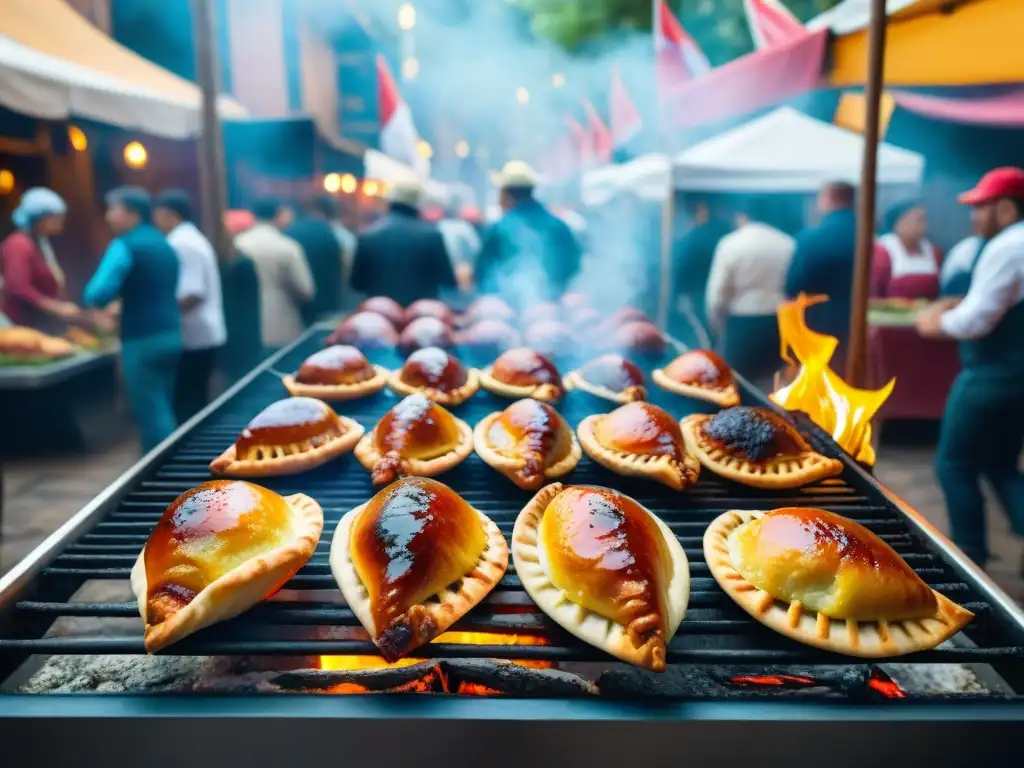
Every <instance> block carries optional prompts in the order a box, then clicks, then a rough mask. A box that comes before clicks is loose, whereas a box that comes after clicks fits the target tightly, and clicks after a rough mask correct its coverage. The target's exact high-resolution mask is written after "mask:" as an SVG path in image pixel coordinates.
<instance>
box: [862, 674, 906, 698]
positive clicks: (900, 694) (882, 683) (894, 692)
mask: <svg viewBox="0 0 1024 768" xmlns="http://www.w3.org/2000/svg"><path fill="white" fill-rule="evenodd" d="M868 688H871V689H872V690H874V691H877V692H878V693H880V694H882V695H883V696H885V697H886V698H889V699H905V698H907V694H906V692H905V691H904V690H903V689H902V688H900V687H899V685H897V684H896V683H894V682H893V681H892V680H886V679H883V678H880V677H876V676H875V675H872V676H871V679H870V680H868Z"/></svg>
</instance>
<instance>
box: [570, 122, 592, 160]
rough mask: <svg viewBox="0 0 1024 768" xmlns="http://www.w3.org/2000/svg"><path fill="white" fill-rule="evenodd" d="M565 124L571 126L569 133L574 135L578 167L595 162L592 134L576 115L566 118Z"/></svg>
mask: <svg viewBox="0 0 1024 768" xmlns="http://www.w3.org/2000/svg"><path fill="white" fill-rule="evenodd" d="M565 124H566V125H568V126H569V133H570V134H571V135H572V141H573V146H574V149H575V154H576V157H577V163H576V165H577V168H586V167H587V166H588V165H590V164H592V163H593V162H594V147H593V145H592V144H591V141H590V134H589V133H588V132H587V129H586V128H584V127H583V126H582V125H580V124H579V121H577V120H576V118H574V117H567V118H565Z"/></svg>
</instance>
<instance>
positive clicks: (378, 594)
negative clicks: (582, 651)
mask: <svg viewBox="0 0 1024 768" xmlns="http://www.w3.org/2000/svg"><path fill="white" fill-rule="evenodd" d="M507 568H508V547H507V545H506V543H505V539H504V537H503V536H502V535H501V531H499V530H498V526H496V525H495V524H494V523H493V522H492V521H491V520H490V519H489V518H488V517H487V516H486V515H484V513H483V512H480V511H479V510H476V509H474V508H473V507H471V506H469V505H468V504H467V503H466V502H465V501H464V500H463V499H462V497H461V496H459V495H458V494H457V493H455V491H453V490H452V489H451V488H449V487H448V486H446V485H444V484H442V483H439V482H437V481H436V480H430V479H428V478H420V477H409V478H403V479H401V480H398V481H397V482H395V483H392V484H391V485H389V486H388V487H387V488H385V489H383V490H382V491H380V492H379V493H378V494H377V495H376V496H374V497H373V498H372V499H371V500H370V501H369V502H367V503H366V504H363V505H362V506H360V507H356V508H355V509H353V510H352V511H350V512H348V513H347V514H346V515H345V516H344V517H342V519H341V523H340V524H339V525H338V530H337V531H336V532H335V534H334V540H333V541H332V542H331V571H332V572H333V573H334V578H335V580H337V582H338V586H339V587H340V588H341V593H342V594H343V595H344V596H345V601H346V602H347V603H348V605H349V608H351V609H352V611H353V613H355V615H356V617H357V618H358V619H359V621H360V623H362V625H363V626H364V627H365V628H366V631H367V632H369V633H370V637H371V639H372V640H373V642H374V643H375V644H376V645H377V647H378V648H379V649H380V652H381V654H382V655H383V656H384V658H386V659H387V660H388V661H395V660H397V659H399V658H401V657H402V656H405V655H407V654H408V653H410V652H411V651H413V650H415V649H416V648H418V647H419V646H421V645H423V644H424V643H429V642H430V641H431V640H433V639H434V638H435V637H437V636H438V635H440V634H441V633H442V632H444V631H445V630H446V629H448V627H450V626H451V625H452V624H454V623H455V622H456V621H458V620H459V619H460V618H462V617H463V616H464V615H465V614H466V613H467V612H468V611H469V610H470V609H471V608H473V607H474V606H475V605H477V604H478V603H479V602H480V601H481V600H483V598H484V597H485V596H486V595H487V593H488V592H490V591H491V590H492V589H493V588H494V587H495V586H496V585H497V584H498V582H499V581H501V578H502V576H504V574H505V570H506V569H507Z"/></svg>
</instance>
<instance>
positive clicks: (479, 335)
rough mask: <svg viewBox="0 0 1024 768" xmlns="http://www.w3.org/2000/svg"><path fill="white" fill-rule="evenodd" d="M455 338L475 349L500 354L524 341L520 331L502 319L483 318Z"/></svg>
mask: <svg viewBox="0 0 1024 768" xmlns="http://www.w3.org/2000/svg"><path fill="white" fill-rule="evenodd" d="M455 340H456V342H457V343H458V344H462V345H465V346H467V347H469V348H471V349H473V350H477V351H482V350H487V351H491V352H494V353H498V354H500V353H501V352H504V351H505V350H507V349H512V348H513V347H518V346H520V345H521V344H522V343H523V337H522V336H521V335H520V334H519V331H517V330H516V329H515V328H513V327H512V326H511V325H509V324H508V323H506V322H503V321H501V320H481V321H479V322H477V323H474V324H473V325H471V326H470V327H469V328H467V329H466V330H464V331H462V332H461V333H458V334H456V336H455Z"/></svg>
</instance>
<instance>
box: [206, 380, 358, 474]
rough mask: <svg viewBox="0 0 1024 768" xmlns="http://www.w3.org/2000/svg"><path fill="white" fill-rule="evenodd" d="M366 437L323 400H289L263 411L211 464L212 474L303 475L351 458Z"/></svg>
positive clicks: (355, 424)
mask: <svg viewBox="0 0 1024 768" xmlns="http://www.w3.org/2000/svg"><path fill="white" fill-rule="evenodd" d="M364 431H365V430H364V429H363V427H362V425H361V424H359V423H358V422H356V421H353V420H352V419H349V418H347V417H345V416H339V415H338V414H336V413H335V412H334V411H333V410H332V409H331V407H330V406H329V405H327V404H326V403H324V402H322V401H320V400H314V399H313V398H311V397H289V398H286V399H284V400H278V401H277V402H276V403H272V404H271V405H268V406H267V407H266V408H264V409H263V410H262V411H260V412H259V414H257V416H256V418H254V419H253V420H252V421H250V422H249V425H248V426H247V427H246V428H245V429H243V430H242V433H241V434H240V435H239V436H238V438H237V439H236V440H235V444H234V445H232V446H231V447H230V448H228V449H227V450H226V451H224V453H222V454H221V455H220V456H218V457H217V458H216V459H214V460H213V461H211V462H210V471H211V472H213V473H214V474H217V475H230V476H232V477H278V476H280V475H294V474H298V473H299V472H305V471H306V470H309V469H313V468H315V467H319V466H320V465H321V464H325V463H327V462H328V461H330V460H331V459H334V458H337V457H338V456H341V455H342V454H344V453H348V452H349V451H351V450H352V449H353V448H354V447H355V446H356V443H358V442H359V439H360V438H361V437H362V436H363V432H364Z"/></svg>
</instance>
